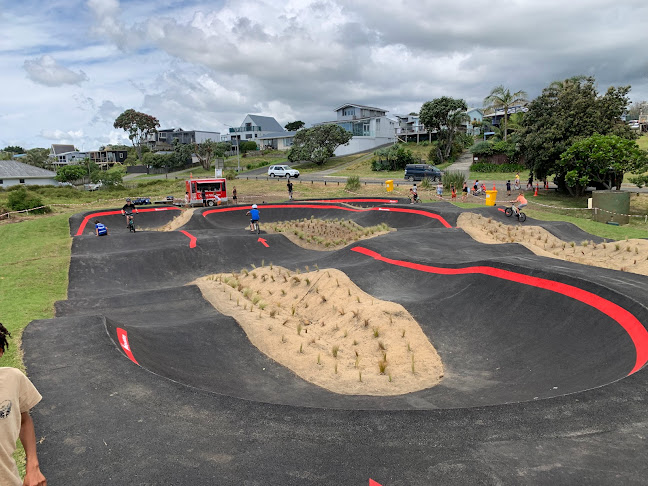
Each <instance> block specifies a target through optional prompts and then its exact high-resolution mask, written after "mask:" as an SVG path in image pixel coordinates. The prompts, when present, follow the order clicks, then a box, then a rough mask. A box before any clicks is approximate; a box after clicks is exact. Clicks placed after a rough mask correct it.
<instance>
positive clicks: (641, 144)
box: [637, 134, 648, 150]
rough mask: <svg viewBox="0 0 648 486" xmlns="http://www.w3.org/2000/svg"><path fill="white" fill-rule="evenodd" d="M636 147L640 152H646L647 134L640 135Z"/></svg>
mask: <svg viewBox="0 0 648 486" xmlns="http://www.w3.org/2000/svg"><path fill="white" fill-rule="evenodd" d="M637 145H639V148H640V149H642V150H648V134H645V135H642V136H641V137H639V138H638V139H637Z"/></svg>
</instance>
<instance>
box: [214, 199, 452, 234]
mask: <svg viewBox="0 0 648 486" xmlns="http://www.w3.org/2000/svg"><path fill="white" fill-rule="evenodd" d="M258 207H259V209H263V208H267V209H274V208H280V209H281V208H307V209H340V210H342V211H351V212H352V213H363V212H366V211H389V212H392V213H411V214H419V215H421V216H425V217H428V218H432V219H436V220H438V221H439V222H440V223H441V224H442V225H443V226H445V227H446V228H452V225H451V224H450V223H448V222H447V221H446V220H445V219H444V218H443V217H442V216H439V215H438V214H435V213H431V212H429V211H423V210H421V209H410V208H393V207H390V208H383V207H375V208H367V209H362V208H349V207H346V206H321V205H319V204H266V205H263V206H262V205H261V204H259V205H258ZM250 208H251V206H236V207H232V208H218V209H209V210H207V211H203V213H202V215H203V216H204V217H207V215H208V214H213V213H224V212H228V211H245V210H248V209H250Z"/></svg>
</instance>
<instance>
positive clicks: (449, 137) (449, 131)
mask: <svg viewBox="0 0 648 486" xmlns="http://www.w3.org/2000/svg"><path fill="white" fill-rule="evenodd" d="M467 109H468V107H467V106H466V102H465V101H464V100H462V99H455V98H450V97H448V96H442V97H441V98H435V99H433V100H432V101H426V102H425V103H423V106H421V109H420V111H419V120H420V122H421V123H423V125H425V128H426V129H427V130H436V131H437V139H438V143H437V145H436V150H437V162H438V163H439V164H443V163H444V162H445V161H446V160H447V159H448V158H449V157H450V154H451V153H452V144H453V142H454V138H455V135H456V133H457V130H458V129H459V127H460V126H461V125H463V124H464V123H466V122H468V121H469V120H470V117H469V116H468V115H467V114H466V110H467Z"/></svg>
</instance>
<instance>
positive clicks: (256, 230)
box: [252, 221, 261, 235]
mask: <svg viewBox="0 0 648 486" xmlns="http://www.w3.org/2000/svg"><path fill="white" fill-rule="evenodd" d="M252 228H253V229H254V232H255V233H256V234H257V235H258V234H259V233H261V228H260V227H259V222H258V221H255V222H254V223H252Z"/></svg>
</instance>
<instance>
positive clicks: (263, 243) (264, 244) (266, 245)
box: [257, 238, 270, 248]
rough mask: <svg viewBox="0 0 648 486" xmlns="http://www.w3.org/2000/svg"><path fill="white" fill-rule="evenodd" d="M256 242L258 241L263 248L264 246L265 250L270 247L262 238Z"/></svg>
mask: <svg viewBox="0 0 648 486" xmlns="http://www.w3.org/2000/svg"><path fill="white" fill-rule="evenodd" d="M257 241H260V242H261V244H262V245H263V246H265V247H266V248H270V245H268V242H267V241H266V240H265V239H263V238H259V239H258V240H257Z"/></svg>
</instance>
